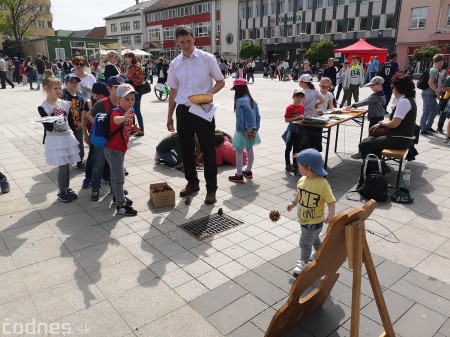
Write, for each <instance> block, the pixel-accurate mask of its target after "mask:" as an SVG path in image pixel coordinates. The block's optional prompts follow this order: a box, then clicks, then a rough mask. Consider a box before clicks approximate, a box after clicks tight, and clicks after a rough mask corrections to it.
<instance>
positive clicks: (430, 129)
mask: <svg viewBox="0 0 450 337" xmlns="http://www.w3.org/2000/svg"><path fill="white" fill-rule="evenodd" d="M426 130H427V131H430V132H436V130H435V129H433V128H427V129H426Z"/></svg>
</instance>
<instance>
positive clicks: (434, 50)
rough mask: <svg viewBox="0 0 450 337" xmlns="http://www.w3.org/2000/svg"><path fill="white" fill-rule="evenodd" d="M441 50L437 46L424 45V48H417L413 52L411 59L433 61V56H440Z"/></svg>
mask: <svg viewBox="0 0 450 337" xmlns="http://www.w3.org/2000/svg"><path fill="white" fill-rule="evenodd" d="M440 53H441V50H440V49H439V48H438V47H437V46H431V45H429V44H428V45H426V46H425V47H421V48H417V49H416V50H414V54H413V55H412V59H413V60H414V61H425V62H429V61H432V60H433V56H434V55H436V54H440Z"/></svg>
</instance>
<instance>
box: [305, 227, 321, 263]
mask: <svg viewBox="0 0 450 337" xmlns="http://www.w3.org/2000/svg"><path fill="white" fill-rule="evenodd" d="M318 225H319V226H318ZM311 226H313V228H308V226H307V225H302V226H300V227H301V235H300V260H302V261H306V262H308V261H309V257H310V256H311V252H312V246H314V249H315V250H316V251H318V250H319V248H320V244H321V243H322V241H320V238H319V235H320V231H321V230H322V228H323V224H317V225H311Z"/></svg>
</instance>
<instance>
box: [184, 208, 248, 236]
mask: <svg viewBox="0 0 450 337" xmlns="http://www.w3.org/2000/svg"><path fill="white" fill-rule="evenodd" d="M243 223H244V222H242V221H240V220H237V219H235V218H232V217H231V216H229V215H226V214H222V215H219V214H213V215H208V216H206V217H204V218H201V219H198V220H194V221H190V222H188V223H185V224H184V225H180V227H181V228H183V229H184V230H185V231H187V232H188V233H189V234H191V235H193V236H195V237H196V238H197V239H199V240H203V239H205V238H207V237H209V236H211V235H214V234H218V233H222V232H225V231H226V230H228V229H231V228H233V227H236V226H239V225H242V224H243Z"/></svg>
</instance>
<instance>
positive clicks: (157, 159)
mask: <svg viewBox="0 0 450 337" xmlns="http://www.w3.org/2000/svg"><path fill="white" fill-rule="evenodd" d="M159 163H161V157H160V156H158V154H157V153H155V164H159Z"/></svg>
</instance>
